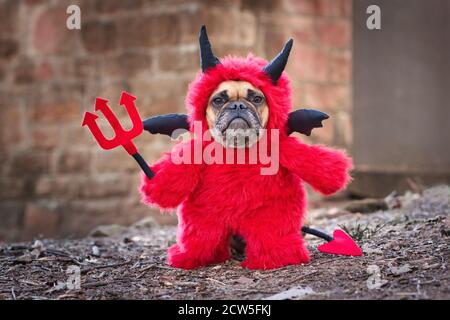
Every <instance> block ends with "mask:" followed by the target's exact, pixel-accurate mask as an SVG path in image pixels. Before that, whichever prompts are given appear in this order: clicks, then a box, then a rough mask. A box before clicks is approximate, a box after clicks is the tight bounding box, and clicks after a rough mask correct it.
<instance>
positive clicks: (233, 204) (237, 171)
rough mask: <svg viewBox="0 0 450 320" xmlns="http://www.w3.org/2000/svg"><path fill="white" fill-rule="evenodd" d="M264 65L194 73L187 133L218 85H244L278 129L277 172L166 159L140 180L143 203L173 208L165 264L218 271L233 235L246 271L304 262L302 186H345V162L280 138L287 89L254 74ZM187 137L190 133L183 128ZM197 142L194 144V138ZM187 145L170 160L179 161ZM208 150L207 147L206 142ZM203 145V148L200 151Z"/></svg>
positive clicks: (231, 63)
mask: <svg viewBox="0 0 450 320" xmlns="http://www.w3.org/2000/svg"><path fill="white" fill-rule="evenodd" d="M265 64H266V61H264V60H262V59H259V58H255V57H253V56H248V57H247V58H235V57H229V58H226V59H222V60H221V64H220V65H217V66H216V67H214V68H211V69H209V70H207V71H206V72H205V73H199V74H198V75H197V77H196V79H195V80H194V81H193V82H192V83H191V85H190V87H189V91H188V96H187V99H186V104H187V108H188V110H189V120H190V122H191V125H192V123H193V121H194V120H196V121H202V126H203V130H207V129H208V128H207V123H206V119H205V111H206V107H207V103H208V99H209V97H210V95H211V93H212V92H213V91H214V90H215V89H216V88H217V86H218V85H219V84H220V83H221V82H223V81H225V80H244V81H248V82H250V83H252V84H253V85H254V86H255V87H257V88H259V89H260V90H261V91H262V92H263V93H264V95H265V97H266V99H267V103H268V106H269V110H270V111H269V120H268V124H267V129H268V130H269V132H270V130H271V129H280V137H279V154H280V155H279V162H280V167H279V170H278V172H277V173H276V174H274V175H261V172H260V169H261V167H264V166H265V165H263V164H262V163H261V162H260V161H258V162H257V163H256V164H205V163H204V162H202V163H200V164H174V163H173V162H172V160H171V156H170V153H169V154H166V155H165V156H164V157H163V158H162V159H161V160H159V161H158V162H157V163H156V164H155V165H154V166H153V167H152V169H153V170H154V171H155V173H156V175H155V177H154V178H153V179H152V180H148V178H146V177H145V176H143V182H142V186H141V193H142V195H143V201H144V202H145V203H147V204H149V205H156V206H158V207H159V208H161V209H172V208H177V209H178V210H177V214H178V218H179V224H178V234H177V243H176V244H174V245H173V246H172V247H171V248H170V249H169V252H168V263H169V264H170V265H172V266H174V267H179V268H185V269H193V268H197V267H200V266H204V265H208V264H212V263H220V262H223V261H225V260H227V259H229V257H230V251H229V238H230V236H231V235H233V234H238V235H240V236H241V237H243V238H244V239H245V242H246V259H245V261H244V262H243V263H242V265H243V266H244V267H247V268H250V269H274V268H279V267H283V266H285V265H290V264H302V263H306V262H308V261H309V253H308V250H307V249H306V246H305V244H304V241H303V238H302V235H301V232H300V229H301V226H302V220H303V217H304V213H305V210H306V197H305V191H304V189H303V186H302V181H305V182H307V183H308V184H310V185H311V186H312V187H313V188H314V189H315V190H317V191H319V192H321V193H323V194H326V195H329V194H332V193H334V192H336V191H338V190H340V189H342V188H344V187H345V186H346V184H347V183H348V181H349V180H350V177H349V175H348V171H349V169H350V168H351V160H350V158H349V157H347V156H346V155H345V153H344V152H342V151H335V150H331V149H328V148H326V147H323V146H310V145H307V144H304V143H302V142H301V141H300V140H298V139H297V138H294V137H289V136H288V135H287V134H286V125H287V117H288V112H289V111H290V109H291V107H292V104H291V88H290V83H289V80H288V78H287V76H286V75H285V74H284V73H283V75H282V76H281V77H280V79H279V80H278V82H277V84H276V85H275V84H273V83H272V81H271V80H270V78H269V77H268V76H267V75H266V74H265V73H264V72H263V71H262V67H263V66H264V65H265ZM191 130H192V128H191ZM195 139H197V137H196V138H195ZM193 143H194V138H193V139H192V140H191V141H189V142H185V143H181V144H178V145H177V146H176V147H175V148H174V150H173V151H172V152H179V153H183V152H184V151H183V150H185V149H184V148H185V147H189V146H191V147H192V145H193ZM209 143H215V142H209ZM209 143H208V142H203V143H202V146H203V148H204V147H206V146H207V145H208V144H209Z"/></svg>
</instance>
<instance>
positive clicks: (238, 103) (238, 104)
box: [230, 102, 247, 110]
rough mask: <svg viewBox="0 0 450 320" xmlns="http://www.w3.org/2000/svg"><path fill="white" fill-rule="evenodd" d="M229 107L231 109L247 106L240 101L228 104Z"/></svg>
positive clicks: (241, 108)
mask: <svg viewBox="0 0 450 320" xmlns="http://www.w3.org/2000/svg"><path fill="white" fill-rule="evenodd" d="M230 109H232V110H244V109H247V106H246V105H245V104H244V103H242V102H235V103H232V104H231V105H230Z"/></svg>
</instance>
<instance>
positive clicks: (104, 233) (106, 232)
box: [89, 224, 127, 237]
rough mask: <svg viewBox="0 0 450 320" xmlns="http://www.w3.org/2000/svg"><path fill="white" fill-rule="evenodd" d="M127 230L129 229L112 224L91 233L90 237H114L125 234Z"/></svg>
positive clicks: (99, 227)
mask: <svg viewBox="0 0 450 320" xmlns="http://www.w3.org/2000/svg"><path fill="white" fill-rule="evenodd" d="M126 230H127V227H124V226H121V225H118V224H111V225H105V226H98V227H97V228H95V229H94V230H92V231H91V232H90V233H89V236H90V237H113V236H117V235H119V234H122V233H124V232H125V231H126Z"/></svg>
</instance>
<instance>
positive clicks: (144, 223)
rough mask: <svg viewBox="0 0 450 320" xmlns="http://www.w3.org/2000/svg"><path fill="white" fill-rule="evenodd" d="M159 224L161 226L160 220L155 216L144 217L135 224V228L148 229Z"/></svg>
mask: <svg viewBox="0 0 450 320" xmlns="http://www.w3.org/2000/svg"><path fill="white" fill-rule="evenodd" d="M158 226H159V224H158V222H157V221H156V220H155V219H154V218H153V217H146V218H143V219H141V220H139V221H137V222H136V223H134V224H133V227H135V228H147V229H152V228H155V227H158Z"/></svg>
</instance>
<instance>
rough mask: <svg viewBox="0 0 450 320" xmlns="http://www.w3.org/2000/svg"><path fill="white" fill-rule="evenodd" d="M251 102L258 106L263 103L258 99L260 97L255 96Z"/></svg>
mask: <svg viewBox="0 0 450 320" xmlns="http://www.w3.org/2000/svg"><path fill="white" fill-rule="evenodd" d="M252 101H253V103H257V104H259V103H261V102H262V101H263V98H262V97H260V96H256V97H254V98H253V100H252Z"/></svg>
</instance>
